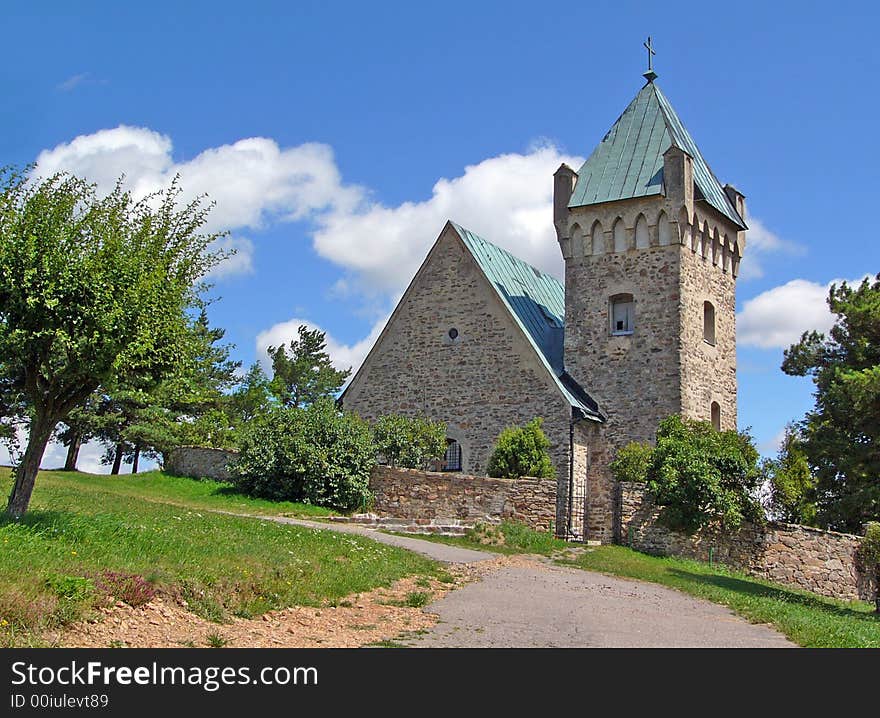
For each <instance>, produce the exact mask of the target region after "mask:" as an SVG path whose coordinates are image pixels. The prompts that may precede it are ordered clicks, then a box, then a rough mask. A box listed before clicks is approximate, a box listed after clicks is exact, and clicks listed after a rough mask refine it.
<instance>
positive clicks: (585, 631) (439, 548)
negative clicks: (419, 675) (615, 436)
mask: <svg viewBox="0 0 880 718" xmlns="http://www.w3.org/2000/svg"><path fill="white" fill-rule="evenodd" d="M255 518H257V517H255ZM260 518H265V519H268V520H270V521H277V522H279V523H285V524H294V525H296V526H308V527H310V528H316V529H325V530H330V531H340V532H342V533H352V534H358V535H361V536H366V537H367V538H371V539H373V540H374V541H380V542H381V543H386V544H390V545H392V546H399V547H401V548H405V549H409V550H411V551H415V552H416V553H420V554H422V555H424V556H428V557H430V558H433V559H435V560H437V561H443V562H446V563H457V564H473V563H476V562H481V561H488V560H496V559H499V556H498V554H494V553H489V552H485V551H474V550H471V549H466V548H459V547H457V546H447V545H446V544H440V543H433V542H431V541H424V540H421V539H418V538H410V537H404V536H394V535H391V534H385V533H381V532H379V531H376V530H375V529H371V528H366V527H363V526H358V525H356V524H330V523H324V522H319V521H306V520H303V519H293V518H287V517H260ZM500 564H501V565H500V567H499V568H497V569H495V568H492V567H488V566H487V568H488V570H486V571H485V572H484V575H483V577H482V578H481V579H480V580H478V581H476V582H474V583H470V584H467V585H465V586H464V587H462V588H459V589H458V590H456V591H452V592H451V593H448V594H446V595H445V596H444V597H443V598H442V599H440V600H439V601H435V602H434V603H432V604H430V605H429V606H428V607H427V608H426V609H425V610H426V611H428V612H430V613H436V614H438V615H439V616H440V622H439V623H438V624H437V625H436V626H435V627H434V628H433V629H431V630H430V631H428V633H426V634H424V635H422V636H420V637H417V638H415V639H408V640H407V641H406V643H407V645H411V646H413V647H449V648H452V647H459V648H537V647H572V648H573V647H584V648H589V647H597V648H598V647H619V648H629V647H669V648H689V647H693V648H701V647H702V648H709V647H717V648H747V647H748V648H771V647H776V648H793V647H795V644H793V643H791V642H790V641H788V639H786V638H785V637H784V636H783V635H782V634H780V633H778V632H777V631H775V630H774V629H773V628H770V627H769V626H765V625H756V624H752V623H749V622H748V621H746V620H744V619H742V618H740V617H738V616H737V615H736V614H734V613H733V612H732V611H730V610H729V609H727V608H725V607H723V606H719V605H717V604H714V603H710V602H709V601H703V600H700V599H697V598H692V597H690V596H688V595H686V594H684V593H680V592H678V591H674V590H672V589H669V588H666V587H664V586H659V585H657V584H652V583H643V582H641V581H632V580H628V579H623V578H616V577H613V576H606V575H604V574H600V573H593V572H591V571H584V570H582V569H577V568H569V567H562V566H556V565H554V564H552V563H550V562H549V561H548V560H544V559H539V558H537V557H528V558H526V557H512V558H509V559H501V560H500Z"/></svg>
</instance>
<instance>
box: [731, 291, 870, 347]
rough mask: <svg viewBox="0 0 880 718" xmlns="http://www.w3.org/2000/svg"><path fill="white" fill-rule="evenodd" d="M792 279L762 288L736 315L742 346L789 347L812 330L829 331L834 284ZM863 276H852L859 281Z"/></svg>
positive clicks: (831, 320)
mask: <svg viewBox="0 0 880 718" xmlns="http://www.w3.org/2000/svg"><path fill="white" fill-rule="evenodd" d="M841 281H842V280H840V279H835V280H833V281H831V282H829V283H828V284H819V283H818V282H810V281H807V280H806V279H793V280H791V281H790V282H787V283H786V284H783V285H781V286H779V287H773V289H768V290H767V291H766V292H761V294H759V295H758V296H757V297H755V298H754V299H750V300H748V301H747V302H746V303H745V305H744V306H743V310H742V311H741V312H740V313H739V314H737V315H736V322H737V331H736V336H737V341H738V342H739V344H740V345H741V346H752V347H758V348H760V349H780V348H782V349H787V348H788V347H789V346H791V345H792V344H794V343H796V342H797V341H799V340H800V338H801V335H802V334H803V333H804V332H806V331H810V330H816V331H818V332H827V331H828V330H829V329H831V327H832V326H833V325H834V319H835V317H834V315H833V314H832V313H831V312H830V310H829V309H828V303H827V301H826V299H827V297H828V290H829V288H830V287H831V285H832V284H838V285H839V284H840V283H841ZM861 281H862V279H861V278H859V279H856V280H851V281H849V282H848V283H849V284H851V285H852V284H858V283H859V282H861Z"/></svg>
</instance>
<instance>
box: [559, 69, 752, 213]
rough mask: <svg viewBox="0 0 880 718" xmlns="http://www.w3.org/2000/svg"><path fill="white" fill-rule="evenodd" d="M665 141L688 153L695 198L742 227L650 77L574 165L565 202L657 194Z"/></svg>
mask: <svg viewBox="0 0 880 718" xmlns="http://www.w3.org/2000/svg"><path fill="white" fill-rule="evenodd" d="M670 147H678V148H679V149H681V150H683V151H684V152H687V154H688V155H690V156H691V158H692V159H693V164H694V185H695V193H694V196H695V198H696V199H703V200H706V201H707V202H708V203H709V204H710V205H712V206H713V207H714V208H715V209H717V210H718V211H719V212H721V214H723V215H724V216H725V217H727V218H728V219H730V220H731V221H732V222H733V223H734V224H735V225H737V226H738V227H741V228H742V229H745V228H746V224H745V221H744V219H743V218H742V217H740V215H739V213H738V212H737V211H736V208H735V207H734V206H733V204H731V202H730V200H729V199H728V197H727V194H726V193H725V191H724V189H722V187H721V183H720V182H719V181H718V179H717V178H716V177H715V175H714V174H713V173H712V170H711V169H709V165H708V164H707V163H706V160H705V159H703V155H702V154H701V153H700V149H699V147H697V143H696V142H694V139H693V138H692V137H691V135H690V133H689V132H688V131H687V129H686V128H685V126H684V124H683V123H682V121H681V120H680V119H679V117H678V115H677V114H676V112H675V110H674V109H673V108H672V105H671V104H669V100H667V99H666V97H665V96H664V95H663V93H662V92H660V88H659V87H657V85H656V84H654V82H652V81H650V80H649V81H648V83H647V84H646V85H645V86H644V87H643V88H642V89H641V90H640V91H639V94H637V95H636V96H635V99H634V100H633V101H632V102H630V103H629V106H628V107H627V108H626V109H625V110H624V111H623V114H622V115H621V116H620V117H618V118H617V122H615V123H614V126H613V127H612V128H611V129H610V130H609V131H608V134H606V135H605V137H604V138H602V141H601V142H600V143H599V146H598V147H596V149H595V150H593V154H591V155H590V156H589V158H588V159H587V161H586V162H584V164H583V166H582V167H581V168H580V170H578V180H577V184H576V185H575V188H574V192H572V195H571V199H570V201H569V203H568V206H569V207H583V206H585V205H591V204H599V203H600V202H613V201H615V200H620V199H631V198H633V197H645V196H648V195H659V194H662V193H663V154H664V153H665V152H666V151H667V150H668V149H669V148H670Z"/></svg>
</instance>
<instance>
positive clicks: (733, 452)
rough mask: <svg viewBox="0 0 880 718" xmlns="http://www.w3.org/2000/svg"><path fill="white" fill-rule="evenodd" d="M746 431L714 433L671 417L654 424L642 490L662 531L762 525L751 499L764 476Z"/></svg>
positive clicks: (754, 500)
mask: <svg viewBox="0 0 880 718" xmlns="http://www.w3.org/2000/svg"><path fill="white" fill-rule="evenodd" d="M763 468H764V467H763V465H762V463H761V462H760V454H759V453H758V450H757V449H756V448H755V446H754V442H753V441H752V438H751V436H749V434H748V433H747V432H740V433H738V432H736V431H716V430H715V429H714V428H712V425H711V424H709V423H708V422H704V421H694V420H692V419H683V418H682V417H680V416H678V415H677V414H674V415H672V416H669V417H667V418H666V419H664V420H663V421H661V422H660V425H659V427H658V429H657V446H656V447H655V449H654V451H653V453H652V455H651V464H650V467H649V468H648V484H647V488H648V491H649V492H650V493H651V494H652V495H653V497H654V501H655V502H656V503H657V504H658V505H659V506H663V507H664V510H663V511H662V513H661V518H662V520H663V521H664V523H666V524H667V525H668V526H670V527H672V528H676V529H684V530H686V531H694V530H696V529H699V528H700V527H702V526H705V525H707V524H709V523H712V522H715V521H720V522H721V523H722V525H724V526H725V527H737V526H739V525H740V524H741V523H742V522H743V520H750V521H756V522H759V521H762V520H763V512H762V509H761V506H760V504H759V502H758V500H757V498H756V494H757V490H758V487H759V486H760V485H761V484H762V483H763V482H764V480H765V478H766V476H765V473H764V470H763Z"/></svg>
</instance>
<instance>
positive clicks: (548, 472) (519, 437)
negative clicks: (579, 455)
mask: <svg viewBox="0 0 880 718" xmlns="http://www.w3.org/2000/svg"><path fill="white" fill-rule="evenodd" d="M543 423H544V420H543V419H541V418H540V417H536V418H534V419H532V420H531V421H530V422H529V423H528V424H526V425H525V426H522V427H515V426H510V427H508V428H506V429H504V431H502V432H501V434H500V435H499V436H498V440H497V441H496V442H495V448H494V450H493V451H492V456H490V457H489V467H488V473H489V476H494V477H495V478H501V479H518V478H520V477H521V476H533V477H535V478H538V479H549V478H553V477H554V476H555V475H556V470H555V469H554V468H553V463H552V462H551V461H550V452H549V449H550V440H549V439H548V438H547V435H546V434H545V433H544V430H543V429H542V428H541V425H542V424H543Z"/></svg>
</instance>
